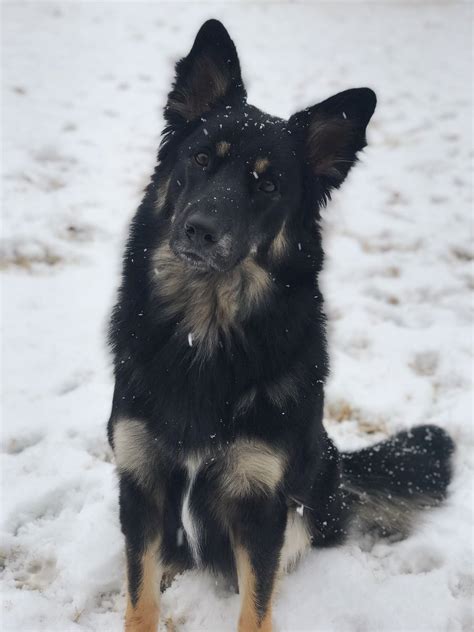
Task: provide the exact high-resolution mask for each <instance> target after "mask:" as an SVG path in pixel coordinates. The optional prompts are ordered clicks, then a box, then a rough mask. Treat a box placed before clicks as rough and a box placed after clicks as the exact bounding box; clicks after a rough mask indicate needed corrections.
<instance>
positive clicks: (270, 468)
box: [220, 439, 286, 498]
mask: <svg viewBox="0 0 474 632" xmlns="http://www.w3.org/2000/svg"><path fill="white" fill-rule="evenodd" d="M285 467H286V458H285V456H284V455H283V453H282V452H281V451H279V450H274V449H272V448H271V447H270V446H269V445H268V444H266V443H264V442H263V441H257V440H250V439H239V440H237V441H236V442H235V443H233V444H232V445H231V446H230V447H229V449H228V451H227V454H226V457H225V468H224V470H223V474H222V478H221V482H220V484H221V489H222V493H223V494H224V495H225V496H227V497H232V498H235V497H237V498H239V497H243V496H248V495H250V494H255V493H261V494H271V493H273V492H274V491H275V490H276V488H277V486H278V485H279V483H280V482H281V480H282V478H283V474H284V472H285Z"/></svg>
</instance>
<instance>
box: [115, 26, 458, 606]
mask: <svg viewBox="0 0 474 632" xmlns="http://www.w3.org/2000/svg"><path fill="white" fill-rule="evenodd" d="M176 71H177V77H176V81H175V84H174V86H173V90H172V91H171V93H170V95H169V100H168V104H167V106H166V109H165V116H166V121H167V127H166V128H165V131H164V136H163V141H162V144H161V148H160V151H159V162H158V166H157V168H156V170H155V172H154V174H153V176H152V179H151V182H150V184H149V186H148V188H147V190H146V193H145V197H144V199H143V202H142V203H141V205H140V207H139V209H138V211H137V214H136V216H135V218H134V220H133V222H132V226H131V230H130V237H129V239H128V243H127V247H126V252H125V257H124V267H123V277H122V284H121V287H120V291H119V297H118V301H117V304H116V306H115V309H114V311H113V316H112V319H111V325H110V344H111V347H112V350H113V354H114V360H115V364H114V367H115V381H116V384H115V393H114V399H113V406H112V413H111V417H110V421H109V426H108V430H109V440H110V442H111V444H112V447H113V448H114V449H115V451H116V453H117V456H118V458H122V461H123V463H120V462H119V464H118V465H119V473H120V479H121V485H120V506H121V521H122V528H123V532H124V534H125V538H126V543H127V552H128V564H129V582H130V586H129V592H130V594H131V598H132V602H134V603H135V602H136V600H137V590H138V587H139V585H140V569H139V562H138V561H139V559H140V556H141V555H142V553H143V551H144V550H145V549H146V546H147V542H150V541H151V540H152V539H153V537H154V536H155V534H156V533H160V534H161V538H162V540H161V553H160V555H161V558H162V561H163V564H164V566H165V568H171V567H175V568H178V569H182V568H187V567H190V566H191V565H193V563H194V562H193V556H192V555H191V547H190V543H188V537H187V533H184V535H183V538H182V541H181V540H180V533H183V532H182V527H183V525H182V524H181V508H182V504H183V500H184V495H185V492H186V485H187V481H188V475H187V471H186V467H185V464H186V462H187V459H189V457H190V456H192V455H195V454H196V453H199V454H200V455H203V459H202V460H201V462H200V465H199V470H198V472H197V474H196V478H195V480H194V485H193V487H192V494H191V496H190V499H189V506H190V511H191V514H192V515H193V516H194V518H195V520H196V522H197V523H198V524H199V525H200V526H201V528H202V534H201V540H200V542H199V547H200V556H199V559H200V561H201V563H202V564H204V565H207V566H210V567H211V568H213V569H214V570H218V571H223V572H226V573H228V574H229V575H230V576H232V577H235V560H234V553H233V548H234V547H235V543H236V542H238V543H239V545H240V546H241V547H243V548H244V549H245V550H246V551H247V552H248V555H249V559H250V561H251V565H252V568H253V570H254V572H255V576H256V588H255V592H256V601H257V603H256V608H257V610H258V613H259V617H260V618H263V617H264V615H265V611H266V608H267V606H268V603H269V600H270V597H271V591H272V586H273V579H274V577H275V573H276V570H277V566H278V558H279V551H280V549H281V546H282V543H283V538H284V532H285V526H286V523H287V516H288V513H289V512H294V509H295V507H297V506H299V505H303V506H304V507H305V513H304V516H305V517H304V520H305V521H306V523H307V525H308V528H309V530H310V533H311V538H312V542H313V544H314V545H321V546H323V545H327V544H333V543H336V542H339V541H341V540H342V539H343V537H344V536H345V534H346V533H347V529H348V526H349V525H350V523H351V522H350V521H351V517H355V516H356V515H362V514H363V513H364V511H363V508H364V507H365V508H367V506H368V505H367V498H368V497H372V498H375V497H376V498H377V502H378V506H380V504H382V505H383V503H384V501H386V502H387V503H388V505H390V506H392V508H393V513H392V515H396V511H397V509H396V508H397V506H398V505H399V504H400V503H402V505H403V507H409V508H410V507H411V506H413V507H414V508H419V507H420V506H421V505H423V504H429V505H431V504H434V503H435V502H438V501H439V500H440V499H442V498H443V497H444V495H445V492H446V487H447V485H448V483H449V479H450V469H449V457H450V454H451V451H452V442H451V440H450V439H449V437H448V436H447V435H446V434H445V433H444V432H443V431H442V430H441V429H439V428H434V427H428V426H426V427H421V428H418V429H415V430H413V431H412V432H411V433H404V434H400V435H397V436H396V437H395V438H393V439H391V440H390V441H388V442H386V443H382V444H379V445H378V446H375V447H373V448H370V449H367V450H362V451H360V452H357V453H354V454H342V455H341V454H339V452H338V451H337V449H336V447H335V446H334V445H333V443H332V441H331V440H330V439H329V437H328V436H327V434H326V431H325V429H324V427H323V424H322V416H323V402H324V381H325V379H326V376H327V374H328V357H327V351H326V333H325V317H324V310H323V298H322V296H321V292H320V290H319V286H318V280H317V279H318V273H319V272H320V270H321V267H322V263H323V250H322V240H321V231H320V225H319V212H320V209H321V208H322V207H323V206H324V205H325V204H326V202H327V201H328V200H329V198H330V194H331V190H332V189H333V188H335V187H338V186H340V184H341V183H342V181H343V180H344V178H345V177H346V175H347V173H348V172H349V170H350V168H351V167H352V166H353V164H354V163H355V162H356V160H357V152H358V151H360V150H361V149H363V147H364V146H365V144H366V140H365V130H366V126H367V124H368V122H369V120H370V118H371V116H372V113H373V111H374V108H375V95H374V93H373V92H372V91H371V90H369V89H367V88H362V89H358V90H348V91H346V92H343V93H341V94H339V95H336V96H335V97H332V98H330V99H328V100H326V101H323V102H322V103H320V104H319V105H316V106H314V107H312V108H308V109H306V110H303V111H302V112H300V113H298V114H295V115H294V116H293V117H291V118H290V119H289V120H288V121H284V120H282V119H278V118H275V117H272V116H270V115H268V114H265V113H263V112H261V111H260V110H258V109H256V108H254V107H252V106H250V105H249V104H248V103H247V101H246V93H245V89H244V86H243V82H242V78H241V75H240V66H239V61H238V57H237V53H236V50H235V47H234V45H233V43H232V41H231V40H230V38H229V36H228V34H227V32H226V31H225V29H224V27H223V26H222V25H221V24H220V23H219V22H216V21H214V20H211V21H209V22H207V23H206V24H205V25H204V26H203V27H202V29H201V31H200V32H199V34H198V36H197V38H196V42H195V44H194V46H193V48H192V50H191V52H190V54H189V55H188V57H186V58H185V59H184V60H181V61H180V62H179V63H178V64H177V67H176ZM222 142H226V143H228V145H229V149H228V151H227V152H225V151H224V150H223V149H222V150H219V151H222V153H223V154H224V155H222V156H221V155H219V151H218V150H217V149H216V147H217V144H218V143H222ZM202 154H205V158H203V157H202ZM259 159H265V160H267V161H268V164H266V163H264V164H263V167H262V164H260V171H261V172H260V173H257V172H256V164H257V163H256V161H257V160H259ZM202 163H205V164H202ZM257 166H259V165H258V164H257ZM273 187H275V188H273ZM160 248H162V249H163V248H165V249H167V250H166V257H165V258H160V257H158V256H157V254H156V253H157V251H158V250H159V249H160ZM173 275H174V276H173ZM232 275H234V276H232ZM178 277H179V278H178ZM181 277H182V278H181ZM231 278H232V279H234V281H235V282H234V281H233V282H232V283H230V281H229V279H231ZM226 284H229V286H227V285H226ZM259 284H260V285H261V287H260V285H259ZM223 288H224V289H223ZM257 288H259V289H258V292H257V295H256V296H253V294H252V293H255V292H256V289H257ZM219 292H223V298H222V297H220V294H219ZM203 293H204V295H203ZM206 297H208V300H209V301H211V307H212V308H211V309H210V310H209V311H208V312H206V304H205V301H206V300H207V299H206ZM249 297H253V298H252V300H250V298H249ZM214 302H215V303H214ZM234 303H235V304H234ZM203 310H204V311H203ZM203 314H204V315H203ZM219 314H221V315H220V316H219ZM193 323H194V324H196V323H198V324H199V327H198V325H197V324H196V331H195V332H193V331H191V330H190V328H191V326H193ZM119 422H122V423H123V424H129V423H135V424H136V423H138V424H140V425H139V426H134V428H135V429H134V431H133V432H131V435H130V436H132V439H133V441H135V443H134V444H133V446H132V449H133V450H134V451H135V452H136V451H137V450H139V446H141V445H142V443H141V442H143V453H140V452H139V454H143V456H142V457H140V458H139V459H138V460H137V461H133V463H134V464H135V465H133V466H132V465H130V463H129V462H128V461H127V459H129V460H130V457H129V456H127V455H128V452H126V449H125V448H123V447H120V449H118V447H117V446H116V445H115V444H114V441H116V427H117V424H118V423H119ZM124 427H125V426H124ZM137 428H138V430H137ZM140 428H142V429H143V437H145V439H143V441H142V438H140V439H136V436H137V434H136V433H138V435H139V436H140V437H142V430H140ZM134 433H135V434H134ZM124 436H125V437H129V435H128V434H127V430H124ZM129 440H130V439H129ZM239 440H240V441H242V440H246V441H252V442H255V441H257V442H258V443H257V444H255V445H257V446H261V445H264V446H269V449H270V450H271V451H273V453H274V455H280V456H281V455H283V456H282V457H281V458H282V462H284V472H283V475H282V477H281V479H278V480H277V481H276V483H275V485H274V487H272V488H271V489H270V487H271V486H270V487H269V488H268V489H267V488H263V487H260V488H259V487H258V485H257V486H256V487H255V489H253V488H252V487H250V489H247V490H246V491H245V493H244V492H242V493H241V494H240V492H239V494H237V496H238V497H234V496H232V494H231V495H230V496H229V495H228V494H227V495H226V492H225V491H223V485H224V483H223V481H224V480H226V479H225V477H226V475H228V473H229V468H230V467H233V466H234V465H233V464H234V463H235V461H232V459H231V457H227V456H226V455H227V454H229V452H228V451H229V450H231V449H232V446H234V445H235V442H236V441H239ZM243 445H244V446H246V445H247V444H246V443H244V444H243ZM252 445H253V444H252ZM155 446H156V447H155ZM140 449H141V448H140ZM249 449H253V448H249ZM124 450H125V452H124ZM120 451H122V452H121V453H123V454H125V456H123V457H120V454H118V453H119V452H120ZM135 452H134V453H133V456H134V458H135V457H136V456H137V455H136V454H135ZM273 453H272V454H273ZM231 454H232V453H231ZM242 454H243V455H244V456H243V457H241V455H242ZM238 455H239V458H240V457H241V459H242V463H247V462H246V457H245V449H243V452H242V453H241V452H239V453H238ZM280 456H278V458H280ZM232 458H234V459H235V458H236V457H232ZM262 458H263V457H262ZM278 458H277V456H271V455H270V456H269V457H268V459H267V461H268V463H269V472H270V471H271V465H272V463H274V462H275V461H278ZM272 459H273V460H272ZM262 462H263V461H262ZM137 463H138V465H137ZM239 463H240V462H239ZM251 465H253V466H255V465H254V464H252V463H250V465H249V464H248V463H247V465H246V466H248V467H250V466H251ZM255 467H257V470H258V475H259V476H260V475H262V476H263V475H264V474H265V473H263V474H261V472H260V471H259V466H258V464H257V466H255ZM368 468H370V469H368ZM236 476H237V475H236ZM140 477H141V478H140ZM236 480H237V481H240V482H241V479H239V478H238V476H237V479H236ZM244 482H245V481H244ZM236 484H237V483H236ZM239 484H240V483H239ZM262 485H263V484H262ZM244 487H245V485H244V484H243V483H242V489H244ZM399 501H400V502H399ZM412 501H413V502H412ZM361 508H362V510H361ZM408 513H409V512H408V511H405V509H404V510H403V516H404V517H406V516H407V515H408ZM365 514H366V515H365V518H364V519H365V523H364V524H366V523H367V519H368V515H367V512H365ZM369 522H370V520H369ZM373 522H374V525H376V524H377V515H374V516H373ZM405 523H406V521H404V524H405ZM394 525H396V526H397V528H398V527H400V526H401V525H399V524H398V522H397V520H394ZM387 526H388V525H387V524H385V523H384V525H383V531H384V532H386V531H387Z"/></svg>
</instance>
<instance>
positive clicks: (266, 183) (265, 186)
mask: <svg viewBox="0 0 474 632" xmlns="http://www.w3.org/2000/svg"><path fill="white" fill-rule="evenodd" d="M258 188H259V189H260V191H264V192H265V193H273V192H274V191H276V184H275V183H274V182H273V180H262V182H260V184H259V185H258Z"/></svg>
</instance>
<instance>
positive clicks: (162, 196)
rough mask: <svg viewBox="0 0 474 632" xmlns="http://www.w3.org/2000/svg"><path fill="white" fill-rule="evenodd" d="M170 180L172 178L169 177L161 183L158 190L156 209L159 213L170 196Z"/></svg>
mask: <svg viewBox="0 0 474 632" xmlns="http://www.w3.org/2000/svg"><path fill="white" fill-rule="evenodd" d="M170 180H171V178H168V179H167V180H165V181H164V182H162V183H160V184H159V186H158V188H157V190H156V201H155V210H156V212H157V213H160V212H161V211H162V210H163V207H164V205H165V202H166V198H167V196H168V189H169V188H170Z"/></svg>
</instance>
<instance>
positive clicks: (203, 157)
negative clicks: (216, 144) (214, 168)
mask: <svg viewBox="0 0 474 632" xmlns="http://www.w3.org/2000/svg"><path fill="white" fill-rule="evenodd" d="M194 160H195V161H196V163H197V164H198V165H199V166H200V167H207V165H208V164H209V154H206V152H205V151H198V153H197V154H194Z"/></svg>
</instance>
